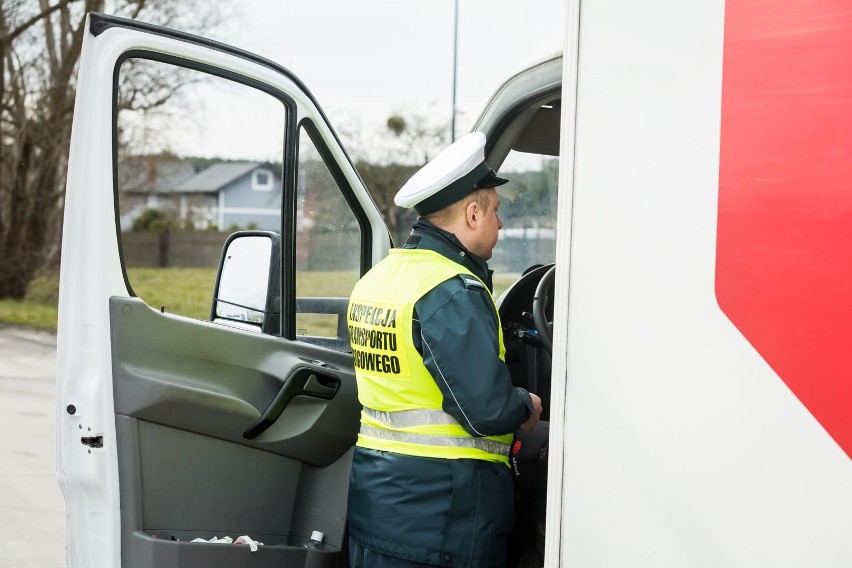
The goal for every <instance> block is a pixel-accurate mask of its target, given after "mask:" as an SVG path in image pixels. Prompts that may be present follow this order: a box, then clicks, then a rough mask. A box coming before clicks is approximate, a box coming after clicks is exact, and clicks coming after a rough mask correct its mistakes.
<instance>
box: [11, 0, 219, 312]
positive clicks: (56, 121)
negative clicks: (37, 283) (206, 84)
mask: <svg viewBox="0 0 852 568" xmlns="http://www.w3.org/2000/svg"><path fill="white" fill-rule="evenodd" d="M88 12H108V13H111V14H115V15H118V16H124V17H128V18H138V19H144V20H146V21H148V22H151V23H156V24H161V25H171V26H175V27H179V28H181V29H183V30H187V31H201V30H204V29H207V28H208V27H209V26H211V25H212V24H213V22H214V19H215V18H217V17H218V16H217V10H216V3H215V2H203V3H202V2H187V1H180V0H113V1H108V0H38V1H37V2H36V1H34V0H0V298H4V297H11V298H22V297H23V296H24V294H25V293H26V289H27V285H28V284H29V282H30V280H31V279H32V277H33V276H34V275H35V274H36V273H37V272H38V271H39V270H40V269H42V268H44V267H45V266H46V265H47V264H48V263H50V262H51V261H52V260H53V261H55V259H56V257H57V256H58V250H59V239H60V236H61V225H62V196H63V191H64V185H65V172H66V161H67V156H68V144H69V140H70V134H71V118H72V115H73V108H74V94H75V86H76V72H77V63H78V61H79V58H80V51H81V47H82V44H83V34H84V33H85V20H86V14H87V13H88ZM134 77H136V78H137V80H138V81H139V83H137V84H135V85H123V86H122V87H123V88H122V94H123V95H124V94H126V95H127V96H122V100H121V101H120V104H121V105H122V106H124V107H126V108H139V107H144V106H145V105H147V106H150V107H152V108H153V107H155V106H156V105H158V104H162V102H163V101H164V99H166V98H168V96H170V94H172V93H174V90H175V88H176V87H177V86H176V85H174V84H173V83H169V78H168V77H163V76H156V77H146V75H145V74H144V73H140V74H134ZM146 81H147V83H146Z"/></svg>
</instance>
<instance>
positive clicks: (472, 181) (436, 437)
mask: <svg viewBox="0 0 852 568" xmlns="http://www.w3.org/2000/svg"><path fill="white" fill-rule="evenodd" d="M484 148H485V136H484V135H483V134H482V133H479V132H474V133H471V134H469V135H467V136H465V137H464V138H462V139H460V140H459V141H458V142H456V143H455V144H453V145H452V146H450V147H449V148H447V149H446V150H444V151H443V152H441V154H439V155H438V156H437V157H435V159H434V160H432V161H431V162H429V163H428V164H427V165H426V166H424V167H423V168H422V169H421V170H419V171H418V172H417V173H416V174H415V175H414V176H413V177H412V178H411V179H410V180H409V181H408V182H407V183H406V184H405V186H404V187H403V188H402V189H401V190H400V191H399V193H398V194H397V196H396V198H395V201H396V203H397V205H400V206H402V207H414V208H415V210H416V211H417V213H418V214H419V218H418V220H417V222H416V223H415V224H414V227H413V229H412V231H411V234H410V235H409V237H408V240H407V241H406V242H405V244H404V245H403V247H402V248H399V249H393V250H392V251H391V252H390V254H389V255H388V257H387V258H385V259H384V260H382V261H381V262H379V263H378V264H377V265H376V266H374V267H373V268H372V269H371V270H370V271H369V272H368V273H367V274H366V275H365V276H364V277H363V278H362V279H361V280H360V281H359V282H358V284H356V286H355V289H354V290H353V292H352V297H351V298H350V301H349V308H348V314H347V319H348V325H349V335H350V341H351V344H352V353H353V358H354V361H355V372H356V377H357V380H358V397H359V400H360V401H361V404H362V405H363V407H364V409H363V411H362V413H361V430H360V433H359V435H358V442H357V445H356V448H355V453H354V456H353V463H352V472H351V476H350V487H349V508H348V511H349V534H350V542H349V551H350V561H351V565H352V566H353V567H358V568H362V567H363V568H367V567H369V568H382V567H390V566H504V565H505V564H506V552H507V542H508V539H509V536H510V534H511V532H512V526H513V521H514V501H513V482H512V477H511V472H510V470H509V462H508V455H509V447H510V444H511V441H512V436H513V433H514V432H515V430H517V429H518V428H519V427H520V428H521V429H524V430H529V429H531V428H532V427H533V426H534V425H535V423H536V422H537V421H538V418H539V415H540V414H541V400H540V399H539V397H538V396H536V395H535V394H530V393H529V392H527V391H525V390H524V389H522V388H516V387H513V386H512V383H511V378H510V376H509V370H508V368H507V367H506V364H505V363H504V360H503V355H504V347H503V336H502V331H501V327H500V317H499V315H498V313H497V308H496V306H495V304H494V299H493V297H492V295H491V289H492V286H491V271H490V270H489V269H488V265H487V263H486V261H487V260H488V259H490V258H491V252H492V249H493V248H494V245H495V244H496V243H497V237H498V233H499V230H500V228H501V227H502V226H503V224H502V223H501V221H500V218H499V217H498V215H497V210H498V207H499V204H500V199H499V197H498V195H497V191H496V189H495V187H497V186H498V185H501V184H503V183H506V182H507V181H508V180H505V179H503V178H500V177H497V176H496V174H495V173H494V172H493V171H492V170H491V169H490V168H489V167H488V165H487V164H486V163H485V152H484Z"/></svg>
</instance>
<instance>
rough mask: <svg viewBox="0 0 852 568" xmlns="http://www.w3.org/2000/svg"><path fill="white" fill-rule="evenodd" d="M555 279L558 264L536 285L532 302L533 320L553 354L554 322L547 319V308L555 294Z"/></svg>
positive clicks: (544, 344) (539, 334)
mask: <svg viewBox="0 0 852 568" xmlns="http://www.w3.org/2000/svg"><path fill="white" fill-rule="evenodd" d="M555 279H556V265H555V264H554V265H553V266H552V267H550V270H548V271H547V272H546V273H545V274H544V276H542V278H541V280H539V282H538V286H536V287H535V295H534V296H533V304H532V314H533V321H534V322H535V329H536V331H538V338H539V340H541V344H542V346H543V347H544V348H545V349H546V350H547V352H548V353H550V354H553V322H552V321H547V316H546V315H545V309H546V308H547V303H548V300H549V298H550V297H551V296H552V295H553V283H554V280H555Z"/></svg>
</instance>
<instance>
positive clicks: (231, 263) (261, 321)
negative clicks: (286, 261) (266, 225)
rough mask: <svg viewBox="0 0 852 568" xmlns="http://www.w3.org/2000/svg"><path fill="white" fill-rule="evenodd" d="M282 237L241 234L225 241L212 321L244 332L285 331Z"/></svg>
mask: <svg viewBox="0 0 852 568" xmlns="http://www.w3.org/2000/svg"><path fill="white" fill-rule="evenodd" d="M280 258H281V237H280V236H279V235H278V233H274V232H272V231H239V232H237V233H234V234H233V235H231V236H230V237H228V240H227V241H225V246H224V248H223V249H222V258H221V260H220V261H219V273H218V274H217V276H216V287H215V288H214V289H213V302H212V305H211V307H210V320H211V321H214V322H215V321H219V322H222V321H227V322H238V323H237V324H236V325H237V326H238V327H241V328H243V329H252V330H256V331H262V332H263V333H271V334H278V333H280V331H281V296H280V295H279V294H280V288H281V287H280V282H281V280H280V272H281V261H280Z"/></svg>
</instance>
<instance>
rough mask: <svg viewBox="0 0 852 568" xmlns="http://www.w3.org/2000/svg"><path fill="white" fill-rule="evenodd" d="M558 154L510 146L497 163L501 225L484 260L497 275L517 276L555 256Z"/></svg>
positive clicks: (551, 260) (547, 262) (549, 260)
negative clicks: (500, 183) (500, 179)
mask: <svg viewBox="0 0 852 568" xmlns="http://www.w3.org/2000/svg"><path fill="white" fill-rule="evenodd" d="M558 173H559V158H558V157H555V156H545V155H541V154H531V153H527V152H518V151H516V150H512V151H511V152H510V153H509V155H508V156H507V157H506V160H505V161H504V162H503V165H502V166H501V167H500V175H501V176H502V177H505V178H508V179H509V180H510V181H509V183H507V184H505V185H503V186H501V187H500V188H499V194H500V219H501V220H502V221H503V229H502V230H501V231H500V239H499V240H498V241H497V246H496V247H495V248H494V255H493V256H492V258H491V260H490V261H489V262H488V264H489V266H490V267H491V268H492V269H493V270H494V271H495V273H496V275H497V276H500V277H504V276H514V277H517V276H519V275H520V274H522V273H523V272H524V270H526V269H527V268H529V267H530V266H533V265H535V264H549V263H552V262H554V261H555V259H556V188H557V179H558V177H557V176H558Z"/></svg>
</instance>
